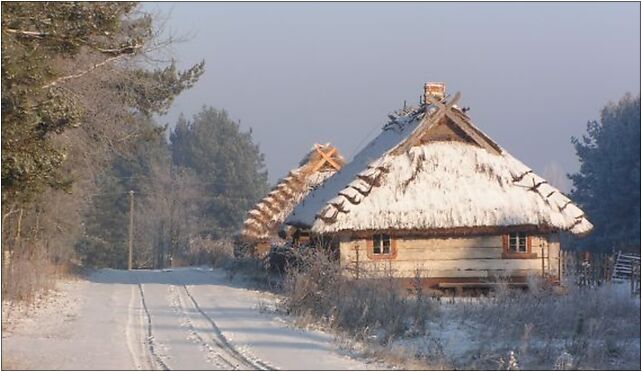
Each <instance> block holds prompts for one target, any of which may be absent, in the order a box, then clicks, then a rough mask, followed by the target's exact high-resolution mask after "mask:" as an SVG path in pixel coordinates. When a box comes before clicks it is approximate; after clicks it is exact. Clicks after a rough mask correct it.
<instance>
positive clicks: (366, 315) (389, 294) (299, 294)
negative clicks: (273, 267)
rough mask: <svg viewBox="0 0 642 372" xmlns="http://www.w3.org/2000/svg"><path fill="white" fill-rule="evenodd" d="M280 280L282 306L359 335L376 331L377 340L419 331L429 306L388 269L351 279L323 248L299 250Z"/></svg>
mask: <svg viewBox="0 0 642 372" xmlns="http://www.w3.org/2000/svg"><path fill="white" fill-rule="evenodd" d="M298 255H299V257H298V259H297V262H298V265H297V266H296V267H294V266H290V267H288V269H287V274H286V277H285V281H284V293H285V301H283V302H282V303H281V307H282V309H283V310H284V311H286V312H287V313H289V314H293V315H295V316H298V317H299V318H300V319H302V320H304V321H307V322H310V321H312V322H315V321H316V322H324V323H326V324H328V325H329V326H330V327H332V328H336V329H338V330H340V331H343V332H347V333H348V334H350V335H352V336H355V337H356V338H357V339H361V340H364V339H368V338H370V337H372V336H374V337H376V338H377V339H378V340H379V341H380V342H381V343H384V344H385V343H388V342H390V341H391V340H392V339H393V338H395V337H399V336H402V335H404V334H407V333H408V332H412V333H417V332H423V328H421V329H418V328H417V326H419V327H423V325H424V324H425V317H426V314H430V313H431V312H433V309H432V307H431V306H430V305H431V304H430V303H429V302H428V301H427V300H426V299H425V298H424V297H423V294H422V292H421V291H419V292H416V293H415V296H414V297H411V296H408V294H407V292H406V291H405V290H404V289H403V288H402V287H401V286H400V282H399V281H398V280H397V279H395V278H394V277H393V275H392V273H391V272H388V273H387V274H386V275H385V276H384V277H383V278H362V279H352V278H348V277H346V276H344V275H342V274H341V271H340V268H339V265H338V262H336V261H335V260H334V259H332V258H331V257H330V255H328V254H327V252H325V251H324V250H315V249H309V250H306V251H302V252H299V253H298Z"/></svg>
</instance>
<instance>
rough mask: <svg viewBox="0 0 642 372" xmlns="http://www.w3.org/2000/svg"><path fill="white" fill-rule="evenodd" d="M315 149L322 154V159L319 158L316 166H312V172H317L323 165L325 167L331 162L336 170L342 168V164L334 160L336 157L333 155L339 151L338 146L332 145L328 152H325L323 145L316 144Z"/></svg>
mask: <svg viewBox="0 0 642 372" xmlns="http://www.w3.org/2000/svg"><path fill="white" fill-rule="evenodd" d="M314 149H315V150H316V152H317V153H318V154H319V155H321V160H319V161H318V162H317V163H316V164H314V166H312V169H311V171H312V172H316V171H317V170H319V169H321V167H323V165H324V164H325V163H328V164H330V165H331V166H332V167H333V168H334V169H336V170H339V169H341V165H340V164H339V163H337V162H336V161H334V159H332V155H334V153H335V152H337V149H336V147H332V148H331V149H330V150H328V152H323V148H322V147H321V145H319V144H315V145H314Z"/></svg>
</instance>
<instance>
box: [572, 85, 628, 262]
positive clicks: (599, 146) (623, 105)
mask: <svg viewBox="0 0 642 372" xmlns="http://www.w3.org/2000/svg"><path fill="white" fill-rule="evenodd" d="M572 143H573V146H574V147H575V151H576V153H577V156H578V157H579V160H580V164H581V166H580V170H579V172H578V173H576V174H572V175H570V176H569V177H570V179H571V180H572V181H573V186H574V188H573V190H572V192H571V194H572V197H573V199H574V200H575V201H576V202H578V203H579V204H580V205H581V206H582V208H583V209H584V211H585V212H586V214H587V215H588V218H589V220H590V221H591V222H592V223H593V224H594V225H595V229H594V231H593V233H592V234H591V235H590V236H589V237H588V238H586V239H583V240H581V241H579V242H578V246H579V248H582V249H591V250H596V251H611V250H612V249H631V248H633V249H637V250H638V251H639V250H640V96H637V97H632V96H631V95H629V94H627V95H625V96H624V97H623V98H622V99H621V100H620V101H619V102H618V103H615V104H614V103H609V104H608V105H606V106H605V107H604V108H603V109H602V112H601V118H600V122H599V123H598V122H597V121H591V122H589V123H588V124H587V126H586V134H585V135H583V136H582V138H581V139H579V138H575V137H574V138H572Z"/></svg>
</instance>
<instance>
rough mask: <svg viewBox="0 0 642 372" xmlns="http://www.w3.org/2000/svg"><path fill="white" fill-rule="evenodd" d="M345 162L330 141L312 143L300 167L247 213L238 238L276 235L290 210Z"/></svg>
mask: <svg viewBox="0 0 642 372" xmlns="http://www.w3.org/2000/svg"><path fill="white" fill-rule="evenodd" d="M344 163H345V161H344V159H343V157H342V156H341V154H339V152H338V151H337V149H336V148H335V147H333V146H331V145H330V144H329V143H326V144H325V145H319V144H315V145H314V146H312V149H311V150H310V152H308V153H307V154H306V155H305V156H304V157H303V159H302V160H301V161H300V162H299V167H298V168H295V169H293V170H291V171H290V172H289V173H288V175H287V176H286V177H284V178H282V179H281V180H279V182H277V184H276V186H275V187H274V188H273V189H272V191H270V193H268V195H267V196H266V197H265V198H263V199H262V200H261V201H260V202H258V203H257V204H256V205H255V206H254V208H252V209H251V210H250V211H249V212H248V214H247V219H246V220H245V222H244V223H243V229H242V230H241V238H242V239H244V240H246V241H261V240H267V239H270V238H271V237H275V236H276V233H277V230H278V228H279V226H280V225H281V224H282V223H283V220H285V218H286V217H287V216H288V215H289V214H290V212H292V209H294V207H295V206H296V205H297V204H299V202H300V201H301V200H302V199H303V198H304V197H305V196H306V195H307V194H308V193H309V192H310V191H312V190H314V189H315V188H316V187H317V186H318V185H320V184H321V183H323V182H324V181H325V180H326V179H327V178H328V177H330V176H332V175H333V174H335V173H336V172H337V171H338V170H339V169H341V167H342V166H343V164H344Z"/></svg>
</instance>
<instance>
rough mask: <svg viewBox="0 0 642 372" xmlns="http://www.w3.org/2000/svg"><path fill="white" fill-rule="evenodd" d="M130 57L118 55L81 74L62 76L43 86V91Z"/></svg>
mask: <svg viewBox="0 0 642 372" xmlns="http://www.w3.org/2000/svg"><path fill="white" fill-rule="evenodd" d="M130 55H131V54H120V55H117V56H113V57H109V58H107V59H106V60H104V61H102V62H99V63H96V64H95V65H93V66H91V67H90V68H88V69H86V70H83V71H80V72H78V73H76V74H71V75H67V76H61V77H59V78H57V79H56V80H54V81H52V82H50V83H48V84H45V85H43V86H42V89H47V88H51V87H53V86H56V85H58V84H60V83H62V82H65V81H67V80H70V79H76V78H79V77H82V76H85V75H87V74H88V73H90V72H92V71H94V70H95V69H97V68H99V67H102V66H104V65H106V64H108V63H110V62H113V61H116V60H118V59H121V58H123V57H126V56H130Z"/></svg>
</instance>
